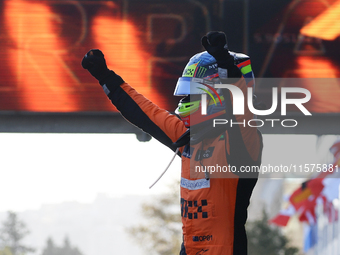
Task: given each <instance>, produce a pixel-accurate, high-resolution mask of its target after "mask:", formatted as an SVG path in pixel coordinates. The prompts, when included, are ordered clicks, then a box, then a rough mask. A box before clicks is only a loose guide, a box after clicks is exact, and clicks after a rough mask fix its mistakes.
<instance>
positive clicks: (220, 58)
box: [202, 31, 234, 69]
mask: <svg viewBox="0 0 340 255" xmlns="http://www.w3.org/2000/svg"><path fill="white" fill-rule="evenodd" d="M202 45H203V47H204V48H205V49H206V51H207V52H208V53H209V54H210V55H212V56H213V57H214V58H215V59H216V62H217V65H218V66H219V67H221V68H226V69H227V68H228V67H230V66H232V65H234V58H233V57H232V56H231V55H230V53H229V51H228V44H227V36H226V35H225V33H224V32H218V31H211V32H209V33H207V35H205V36H203V37H202Z"/></svg>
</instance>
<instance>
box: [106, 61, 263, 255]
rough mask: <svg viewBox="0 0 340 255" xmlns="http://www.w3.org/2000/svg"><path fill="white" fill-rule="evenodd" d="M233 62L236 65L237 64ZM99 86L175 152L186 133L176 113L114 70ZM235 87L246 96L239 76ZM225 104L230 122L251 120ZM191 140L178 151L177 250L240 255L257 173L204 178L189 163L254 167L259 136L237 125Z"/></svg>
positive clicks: (130, 117) (190, 253)
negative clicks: (179, 231)
mask: <svg viewBox="0 0 340 255" xmlns="http://www.w3.org/2000/svg"><path fill="white" fill-rule="evenodd" d="M241 62H242V61H241ZM236 64H238V67H239V68H240V66H242V65H240V63H236ZM101 85H102V87H103V89H104V91H105V93H106V94H107V96H108V97H109V99H110V100H111V102H112V103H113V104H114V105H115V106H116V107H117V109H118V110H119V111H120V113H121V114H122V115H123V116H124V117H125V118H126V119H127V120H128V121H129V122H131V123H133V124H134V125H136V126H137V127H139V128H141V129H142V130H143V131H145V132H147V133H149V134H150V135H151V136H153V137H154V138H156V139H157V140H159V141H160V142H161V143H163V144H165V145H166V146H168V147H169V148H171V149H172V150H173V151H175V150H176V146H175V144H174V143H175V142H176V141H177V140H178V139H179V138H180V137H181V136H182V135H183V134H184V133H185V132H186V131H187V128H186V127H185V126H184V123H183V122H182V121H181V120H180V119H179V118H178V117H177V116H176V115H174V114H171V113H169V112H168V111H166V110H164V109H160V108H159V107H158V106H157V105H155V104H154V103H152V102H151V101H150V100H148V99H147V98H145V97H144V96H143V95H141V94H139V93H138V92H137V91H136V90H135V89H134V88H132V87H131V86H130V85H129V84H127V83H125V82H124V81H123V79H122V78H121V77H120V76H118V75H116V74H115V73H114V72H112V75H111V76H109V78H107V79H106V80H105V81H104V82H102V84H101ZM235 85H236V86H238V87H239V88H240V89H241V90H242V91H243V94H244V95H246V94H247V83H246V80H245V79H244V77H241V79H239V80H238V81H237V82H236V84H235ZM229 96H230V93H229ZM230 98H231V96H230ZM245 101H246V100H245ZM226 108H229V109H228V111H229V113H230V114H231V118H232V119H233V121H234V123H235V122H239V123H245V124H247V122H248V120H250V119H252V118H254V116H253V114H252V113H251V112H250V111H249V110H248V107H246V106H245V114H244V115H238V116H236V117H235V116H232V98H231V99H230V100H229V103H228V104H227V107H226ZM226 126H227V125H226ZM198 133H199V132H198ZM197 135H198V136H199V134H197ZM194 136H195V135H194ZM196 140H197V141H195V142H192V143H191V142H190V143H187V144H186V145H183V146H182V147H180V149H179V155H180V156H181V158H182V172H181V188H180V189H181V201H180V202H181V216H182V223H183V227H182V228H183V244H182V248H181V252H180V254H181V255H185V254H187V255H201V254H204V255H219V254H223V255H246V254H247V238H246V232H245V226H244V225H245V222H246V219H247V207H248V205H249V200H250V196H251V193H252V191H253V188H254V186H255V184H256V181H257V177H258V173H250V174H248V173H246V174H243V175H241V174H238V173H235V174H234V173H232V174H231V176H230V178H225V176H224V177H223V178H210V179H208V178H205V177H204V175H203V176H199V175H197V176H192V174H190V164H191V165H192V166H191V167H195V166H201V165H202V163H203V165H205V166H209V165H219V166H228V165H232V166H236V167H237V169H240V167H241V166H243V167H244V166H258V167H259V166H260V164H261V154H262V136H261V134H260V132H259V131H258V130H257V128H255V127H249V126H248V125H243V124H238V125H233V126H232V127H229V126H228V127H227V128H223V129H219V131H213V132H210V135H209V136H207V137H206V136H205V137H204V138H203V139H202V140H200V139H196ZM211 177H213V176H211Z"/></svg>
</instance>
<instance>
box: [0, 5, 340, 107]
mask: <svg viewBox="0 0 340 255" xmlns="http://www.w3.org/2000/svg"><path fill="white" fill-rule="evenodd" d="M339 16H340V0H324V1H312V0H309V1H302V0H301V1H296V0H295V1H288V0H278V1H268V0H259V1H249V2H248V1H217V0H216V1H198V0H196V1H177V0H172V1H164V0H162V1H161V0H148V1H136V0H117V1H32V0H2V1H0V46H1V51H0V58H1V65H0V77H1V78H0V110H1V111H33V112H84V111H85V112H86V111H114V110H115V109H114V107H113V106H112V105H111V103H110V102H109V101H108V100H107V98H106V96H105V94H104V92H103V91H102V90H101V88H100V87H99V84H98V83H97V81H96V80H95V79H94V78H93V77H91V76H90V74H89V73H88V72H87V71H85V70H83V69H82V67H81V65H80V62H81V59H82V57H83V56H84V54H85V53H86V52H87V51H88V50H90V49H94V48H96V49H101V50H102V51H103V53H104V55H105V58H106V61H107V64H108V66H109V68H110V69H112V70H114V71H115V72H116V73H118V74H119V75H121V76H122V77H123V78H124V80H125V81H126V82H128V83H129V84H131V85H132V86H133V87H134V88H136V89H137V90H138V91H139V92H140V93H142V94H143V95H145V96H146V97H147V98H149V99H151V100H152V101H153V102H155V103H156V104H158V105H159V106H160V107H163V108H166V109H168V110H173V109H175V108H176V105H177V102H178V100H179V98H177V97H174V96H172V94H173V91H174V88H175V85H176V81H177V79H178V77H180V76H181V74H182V71H183V69H184V67H185V65H186V63H187V62H188V60H189V58H190V57H191V56H192V55H194V54H195V53H197V52H200V51H202V50H203V48H202V46H201V44H200V38H201V37H202V36H203V35H204V34H205V33H206V32H207V31H209V30H222V31H225V32H226V33H227V36H228V41H229V47H230V50H233V51H236V52H243V53H246V54H248V55H249V56H250V57H251V63H252V68H253V71H254V73H255V76H256V77H274V78H277V77H281V78H336V77H340V72H339V68H340V57H339V46H340V40H339V33H340V29H339V25H338V24H339V22H338V17H339ZM304 86H305V88H307V89H308V90H310V92H311V94H312V100H311V103H310V104H309V109H310V111H312V112H323V113H326V112H340V100H339V98H340V85H339V84H338V82H337V80H332V81H331V82H328V81H324V82H323V83H322V84H318V83H317V82H312V83H311V84H305V85H304ZM256 90H257V93H258V94H259V95H260V96H262V98H266V93H267V91H268V88H267V87H264V86H262V87H261V84H258V85H257V86H256ZM270 98H271V97H270ZM313 100H316V101H315V102H316V103H315V104H314V103H313V102H314V101H313Z"/></svg>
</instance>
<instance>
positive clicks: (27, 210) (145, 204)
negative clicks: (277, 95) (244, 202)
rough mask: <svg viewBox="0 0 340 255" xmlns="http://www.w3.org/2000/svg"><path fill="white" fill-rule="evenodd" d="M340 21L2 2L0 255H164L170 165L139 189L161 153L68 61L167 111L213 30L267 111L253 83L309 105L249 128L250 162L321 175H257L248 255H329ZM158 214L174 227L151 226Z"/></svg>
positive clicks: (322, 2)
mask: <svg viewBox="0 0 340 255" xmlns="http://www.w3.org/2000/svg"><path fill="white" fill-rule="evenodd" d="M339 17H340V1H339V0H276V1H269V0H257V1H253V0H211V1H203V0H181V1H177V0H171V1H170V0H147V1H146V0H144V1H138V0H117V1H67V0H59V1H43V0H40V1H31V0H1V1H0V45H1V49H2V50H1V51H0V59H1V65H0V157H1V160H0V180H1V183H0V201H1V202H0V237H1V238H0V254H6V255H17V254H39V255H40V254H43V255H51V254H54V255H56V254H64V255H65V254H69V255H73V254H74V255H79V254H83V255H94V254H98V253H101V254H136V255H139V254H164V255H165V254H177V251H178V248H179V244H178V243H180V240H181V236H180V224H178V220H179V219H178V217H176V215H177V216H178V215H179V209H180V208H179V206H178V205H179V204H178V201H179V199H178V190H179V188H178V181H179V178H180V164H181V162H180V159H179V158H178V159H175V161H174V163H173V164H172V166H171V167H170V169H169V171H168V172H167V173H166V175H165V176H164V177H163V179H161V181H160V182H159V183H158V184H157V185H156V186H155V187H154V188H152V189H151V190H149V188H148V187H149V186H150V185H151V184H152V183H153V181H154V180H155V179H156V178H157V177H158V175H159V174H160V173H161V172H162V171H163V170H164V169H165V167H166V166H167V164H168V162H169V161H170V159H171V157H172V151H170V150H169V149H167V148H165V147H163V146H162V145H161V144H159V143H158V142H157V141H155V140H154V139H151V137H150V136H149V135H148V134H145V133H143V132H142V131H140V130H138V129H137V128H135V127H134V126H132V125H130V124H129V123H128V122H126V121H125V120H124V119H123V118H122V117H121V116H120V114H119V113H118V112H117V111H116V109H115V107H114V106H112V105H111V103H110V101H109V100H108V99H107V98H106V95H105V93H103V91H102V89H101V88H100V86H99V85H98V83H97V81H96V80H95V79H94V78H93V77H91V76H90V75H89V73H88V72H87V71H85V70H83V69H82V67H81V65H80V62H81V59H82V58H83V56H84V54H85V53H86V52H87V51H88V50H90V49H94V48H97V49H101V50H102V51H103V53H104V55H105V58H106V60H107V64H108V66H109V68H110V69H112V70H114V71H115V72H116V73H118V74H119V75H121V76H122V77H123V78H124V80H125V81H126V82H128V83H129V84H131V85H132V86H133V87H134V88H136V89H137V90H138V91H139V92H140V93H142V94H143V95H145V96H146V97H147V98H149V99H150V100H152V101H153V102H155V103H156V104H157V105H159V106H160V107H162V108H165V109H167V110H169V111H173V110H174V109H175V108H176V107H177V103H178V101H179V99H180V98H177V97H174V96H173V95H172V94H173V91H174V88H175V85H176V81H177V79H178V77H180V76H181V74H182V71H183V68H184V66H185V65H186V63H187V62H188V59H189V58H190V57H191V56H192V55H194V54H196V53H197V52H200V51H202V50H203V48H202V46H201V44H200V38H201V37H202V36H203V35H205V34H206V33H207V32H208V31H211V30H219V31H224V32H225V33H226V34H227V37H228V45H229V49H230V50H231V51H234V52H242V53H245V54H247V55H249V56H250V57H251V65H252V70H253V72H254V74H255V77H257V78H261V79H259V82H256V86H255V92H256V94H257V95H258V97H259V99H260V100H261V101H263V102H265V103H266V105H267V107H268V108H269V106H270V105H271V99H272V95H271V86H273V84H270V83H268V82H265V80H266V79H272V78H275V80H276V81H277V83H275V86H279V87H282V86H294V87H297V86H299V87H304V88H306V89H308V90H309V91H310V92H311V95H312V98H311V100H310V101H309V102H308V103H307V104H306V105H305V106H306V108H307V109H308V110H309V111H310V112H311V113H312V116H304V115H302V114H301V113H299V110H298V109H297V108H294V107H290V108H289V111H288V114H287V116H281V115H280V107H279V108H278V109H277V111H276V112H275V113H274V114H273V115H272V116H271V118H273V119H279V120H282V119H295V120H297V121H298V125H297V126H296V127H291V128H283V127H282V126H281V125H277V126H275V127H274V128H271V127H270V126H269V127H267V126H263V127H261V128H260V130H261V132H262V133H263V134H264V153H263V165H269V164H271V165H290V164H296V165H297V166H300V165H301V166H304V165H305V164H309V165H311V164H322V165H323V166H326V167H325V169H326V170H325V171H323V173H320V172H316V171H314V172H312V171H309V172H307V173H304V175H302V176H301V175H294V174H290V175H286V174H282V175H279V176H278V175H270V174H263V175H261V178H260V179H259V181H258V184H257V186H256V188H255V190H254V194H253V196H252V203H251V206H250V207H249V223H248V225H247V228H248V233H249V247H250V255H257V254H261V255H272V254H308V255H312V254H318V255H323V254H327V255H328V254H331V255H333V254H340V245H338V243H340V242H339V241H340V240H339V238H340V235H339V231H340V227H339V224H340V221H339V220H338V209H339V206H340V205H339V181H338V180H339V179H338V176H337V172H336V171H333V172H332V171H331V170H332V169H337V168H336V166H338V164H339V159H340V145H339V139H340V118H339V117H340V114H339V113H340V80H339V78H340V71H339V70H340V51H339V46H340V38H339V35H340V26H339V24H340V23H339V22H338V20H339ZM262 80H263V82H262ZM290 82H294V85H292V84H290ZM296 82H298V83H296ZM278 84H279V85H278ZM283 117H284V118H283ZM261 118H262V117H261ZM263 119H265V118H263ZM176 192H177V193H176ZM177 204H178V205H177ZM165 208H167V209H168V210H166V212H167V215H170V216H171V217H170V216H169V218H162V215H163V214H157V212H159V209H162V210H163V209H164V210H165ZM163 226H168V227H167V228H166V229H164V228H163ZM155 236H157V237H158V238H159V239H155ZM268 236H269V237H271V238H269V239H266V238H268ZM274 237H275V238H276V239H275V240H276V241H275V242H274V241H273V240H274ZM261 238H262V239H261ZM153 240H154V241H153ZM155 240H156V241H155ZM271 242H272V243H275V245H273V247H269V245H268V243H271ZM157 243H158V244H159V243H161V244H162V246H159V245H157ZM263 244H264V245H263Z"/></svg>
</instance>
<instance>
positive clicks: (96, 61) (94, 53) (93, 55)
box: [81, 49, 112, 84]
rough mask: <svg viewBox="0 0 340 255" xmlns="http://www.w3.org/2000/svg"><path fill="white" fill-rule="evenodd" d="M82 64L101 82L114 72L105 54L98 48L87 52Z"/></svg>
mask: <svg viewBox="0 0 340 255" xmlns="http://www.w3.org/2000/svg"><path fill="white" fill-rule="evenodd" d="M81 65H82V67H83V68H84V69H87V70H88V71H89V72H90V73H91V75H92V76H93V77H94V78H96V79H97V80H98V81H99V82H100V83H101V84H102V82H103V81H104V80H105V79H106V78H107V77H108V76H110V75H111V74H112V71H110V70H109V69H108V68H107V66H106V61H105V58H104V54H103V53H102V52H101V51H100V50H97V49H92V50H90V51H89V52H88V53H86V54H85V56H84V58H83V60H82V61H81Z"/></svg>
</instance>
